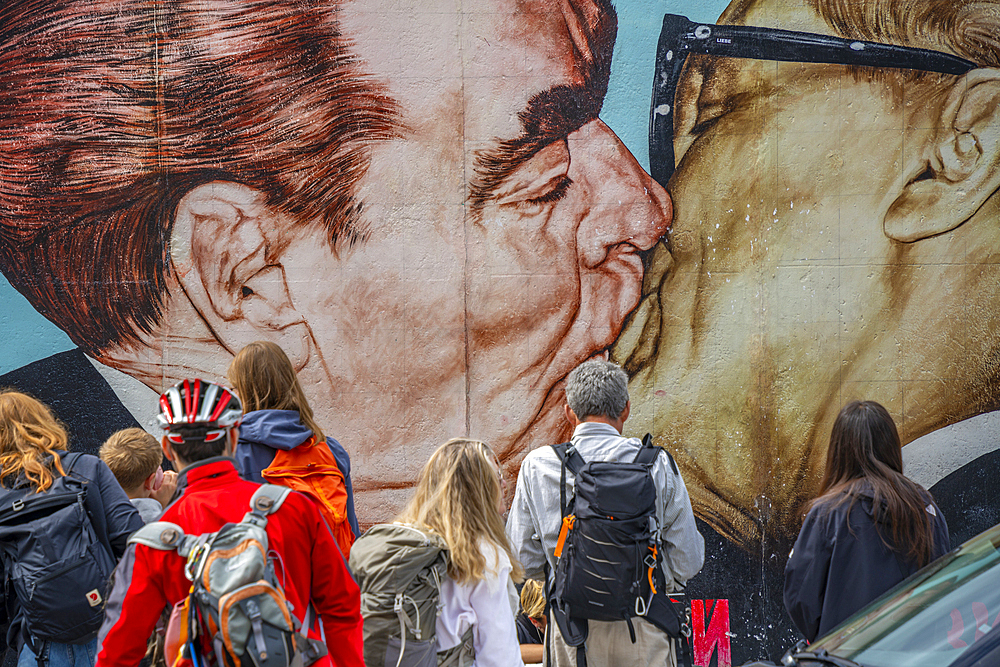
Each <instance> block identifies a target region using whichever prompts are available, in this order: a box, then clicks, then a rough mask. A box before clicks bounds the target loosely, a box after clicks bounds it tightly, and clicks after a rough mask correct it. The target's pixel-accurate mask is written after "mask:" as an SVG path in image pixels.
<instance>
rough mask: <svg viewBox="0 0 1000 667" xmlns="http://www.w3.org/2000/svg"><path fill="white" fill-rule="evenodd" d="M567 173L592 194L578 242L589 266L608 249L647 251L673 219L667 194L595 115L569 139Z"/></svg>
mask: <svg viewBox="0 0 1000 667" xmlns="http://www.w3.org/2000/svg"><path fill="white" fill-rule="evenodd" d="M567 143H568V145H569V149H570V155H571V162H570V173H569V175H570V178H571V179H572V180H573V181H574V182H575V183H579V184H581V185H584V186H586V191H587V192H588V193H589V195H590V201H589V202H588V204H589V206H588V207H587V215H586V216H585V218H584V220H582V221H581V225H580V229H579V230H578V232H577V242H578V244H579V251H580V254H581V260H582V263H583V265H584V266H585V267H586V268H588V269H590V268H594V267H596V266H598V265H600V264H602V263H603V262H605V261H607V259H608V256H609V254H620V253H630V252H632V253H634V252H637V251H639V250H648V249H650V248H652V247H653V245H654V244H655V243H656V242H657V241H658V240H659V239H660V238H662V237H663V235H664V234H666V233H667V230H668V229H669V228H670V223H671V221H672V219H673V206H672V204H671V201H670V195H669V194H667V191H666V190H664V189H663V188H662V187H661V186H660V184H659V183H657V182H656V181H654V180H653V179H652V178H651V177H650V176H649V174H647V173H646V172H645V171H644V170H643V168H642V167H641V166H640V165H639V163H638V162H636V159H635V158H634V157H632V154H631V153H629V151H628V149H627V148H626V147H625V144H623V143H622V142H621V140H620V139H619V138H618V137H617V135H615V133H614V132H612V131H611V128H609V127H608V126H607V125H605V124H604V123H603V122H601V121H599V120H595V121H591V122H590V123H587V124H586V125H584V126H583V127H581V128H580V129H579V130H577V131H576V132H574V133H573V134H571V135H570V136H569V137H568V138H567Z"/></svg>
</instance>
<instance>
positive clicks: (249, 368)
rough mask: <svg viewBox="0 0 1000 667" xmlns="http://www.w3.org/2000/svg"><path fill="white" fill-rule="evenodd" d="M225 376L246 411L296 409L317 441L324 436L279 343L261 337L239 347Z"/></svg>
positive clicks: (320, 440) (303, 423)
mask: <svg viewBox="0 0 1000 667" xmlns="http://www.w3.org/2000/svg"><path fill="white" fill-rule="evenodd" d="M226 377H227V379H228V380H229V382H230V383H231V384H232V385H233V389H235V390H236V395H237V396H239V397H240V401H241V402H242V403H243V413H244V414H246V413H247V412H253V411H255V410H295V411H296V412H298V413H299V420H300V421H301V422H302V425H303V426H305V427H306V428H308V429H309V430H311V431H312V432H313V435H315V436H316V441H317V442H322V441H323V440H324V439H325V438H324V436H323V431H322V429H320V427H319V424H317V423H316V420H315V419H314V418H313V411H312V408H310V407H309V401H307V400H306V393H305V392H304V391H303V390H302V384H301V383H300V382H299V378H298V376H297V375H296V374H295V367H294V366H292V362H291V360H290V359H289V358H288V355H286V354H285V351H284V350H282V349H281V347H279V346H278V345H277V344H276V343H272V342H271V341H267V340H258V341H254V342H253V343H250V344H249V345H247V346H246V347H244V348H243V349H242V350H240V351H239V352H238V353H237V354H236V356H235V357H233V360H232V361H231V362H230V363H229V370H227V371H226Z"/></svg>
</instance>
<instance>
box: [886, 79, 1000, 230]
mask: <svg viewBox="0 0 1000 667" xmlns="http://www.w3.org/2000/svg"><path fill="white" fill-rule="evenodd" d="M998 123H1000V70H997V69H987V68H981V69H976V70H973V71H972V72H969V73H968V74H966V75H965V76H963V77H962V78H961V79H959V80H958V82H957V83H956V84H955V85H954V86H953V87H952V88H951V90H950V91H949V93H948V97H947V100H946V101H945V105H944V108H943V112H942V115H941V122H940V129H939V130H938V131H937V132H936V133H935V135H934V138H933V140H932V145H931V146H930V147H929V148H930V149H931V150H929V151H928V156H927V157H926V159H925V160H924V161H923V162H922V163H921V164H919V165H917V166H916V168H915V173H913V174H911V175H910V176H909V181H908V182H907V183H906V184H905V185H904V186H903V191H902V193H901V194H900V196H899V197H898V198H897V199H896V200H895V201H894V202H893V203H892V204H891V205H890V207H889V210H888V212H887V213H886V216H885V221H884V229H885V234H886V236H888V237H889V238H892V239H895V240H897V241H904V242H911V241H919V240H920V239H925V238H928V237H930V236H936V235H938V234H943V233H944V232H948V231H951V230H952V229H955V228H956V227H958V226H959V225H961V224H962V223H964V222H965V221H966V220H968V219H969V218H970V217H972V215H973V214H974V213H975V212H976V211H978V210H979V208H980V207H981V206H982V205H983V204H984V203H985V202H986V200H987V199H989V198H990V197H991V196H993V194H994V193H995V192H996V191H997V189H998V188H1000V125H998Z"/></svg>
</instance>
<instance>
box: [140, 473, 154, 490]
mask: <svg viewBox="0 0 1000 667" xmlns="http://www.w3.org/2000/svg"><path fill="white" fill-rule="evenodd" d="M154 484H156V473H155V472H154V473H153V474H152V475H150V476H149V477H147V478H146V480H145V481H144V482H143V483H142V488H143V489H145V490H146V491H152V490H153V485H154Z"/></svg>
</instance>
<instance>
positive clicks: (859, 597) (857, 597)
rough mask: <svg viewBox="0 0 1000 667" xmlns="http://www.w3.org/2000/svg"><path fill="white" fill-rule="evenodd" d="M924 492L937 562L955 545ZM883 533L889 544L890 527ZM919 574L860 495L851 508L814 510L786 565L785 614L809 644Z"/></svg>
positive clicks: (867, 495) (847, 505) (867, 497)
mask: <svg viewBox="0 0 1000 667" xmlns="http://www.w3.org/2000/svg"><path fill="white" fill-rule="evenodd" d="M924 493H925V494H926V498H927V511H928V513H930V514H931V515H932V525H933V530H934V546H933V550H932V560H933V559H936V558H938V557H939V556H942V555H944V554H946V553H947V552H948V551H949V550H950V548H951V546H950V542H949V538H948V526H947V524H946V523H945V520H944V516H942V514H941V510H939V509H938V508H937V506H936V505H935V504H934V501H933V500H932V499H931V497H930V494H929V493H926V491H925V492H924ZM848 508H850V510H848ZM881 534H882V535H885V536H886V539H887V540H888V539H891V527H889V526H882V527H881ZM918 569H919V568H918V567H917V565H916V564H915V563H913V562H912V561H910V560H908V559H907V557H906V555H905V553H900V552H899V551H897V550H895V549H891V548H889V547H888V546H886V544H885V542H883V541H882V538H881V537H880V536H879V532H877V530H876V524H875V519H874V517H873V515H872V497H871V494H870V492H868V493H861V494H859V496H858V499H857V502H855V503H854V504H853V505H851V503H850V501H847V502H844V503H842V504H840V505H838V506H836V507H834V508H833V509H832V510H831V509H829V506H828V505H819V506H814V507H813V508H812V509H811V510H809V514H808V515H806V519H805V522H804V523H803V524H802V530H801V531H800V532H799V537H798V539H797V540H796V541H795V548H794V549H792V553H791V555H790V556H789V558H788V564H787V565H786V566H785V609H786V610H787V611H788V614H789V616H791V618H792V622H793V623H795V626H796V627H797V628H798V629H799V631H800V632H802V634H803V635H805V637H806V639H808V640H809V641H810V642H811V641H813V640H815V639H816V638H817V637H821V636H823V635H825V634H826V633H827V632H829V631H830V630H832V629H833V628H835V627H836V626H838V625H840V623H841V622H842V621H845V620H847V618H848V617H850V616H852V615H853V614H854V613H855V612H857V611H859V610H860V609H861V608H862V607H864V606H865V605H867V604H868V603H869V602H871V601H872V600H874V599H875V598H877V597H879V596H880V595H882V593H885V592H886V591H888V590H889V589H890V588H892V587H893V586H895V585H896V584H898V583H899V582H901V581H903V579H906V578H907V577H908V576H910V575H911V574H913V573H914V572H916V571H917V570H918Z"/></svg>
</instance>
